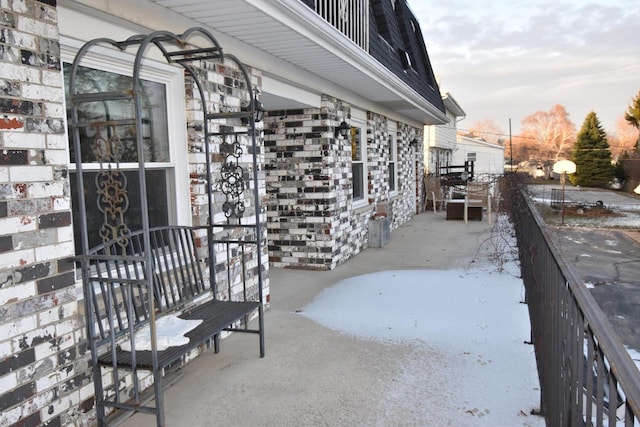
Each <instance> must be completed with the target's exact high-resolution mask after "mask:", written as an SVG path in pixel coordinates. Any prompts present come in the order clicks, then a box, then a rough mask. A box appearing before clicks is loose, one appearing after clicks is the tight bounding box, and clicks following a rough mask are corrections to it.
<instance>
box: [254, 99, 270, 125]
mask: <svg viewBox="0 0 640 427" xmlns="http://www.w3.org/2000/svg"><path fill="white" fill-rule="evenodd" d="M253 108H254V110H255V112H256V115H255V117H254V121H255V122H256V123H260V122H261V121H262V118H263V117H264V112H265V111H267V110H266V109H265V108H264V105H262V102H260V100H259V99H258V98H253Z"/></svg>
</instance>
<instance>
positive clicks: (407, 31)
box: [369, 0, 444, 112]
mask: <svg viewBox="0 0 640 427" xmlns="http://www.w3.org/2000/svg"><path fill="white" fill-rule="evenodd" d="M394 3H395V7H394V5H393V4H394ZM369 4H370V6H369V12H370V13H369V54H370V55H371V56H372V57H374V58H375V59H377V60H378V61H379V62H380V63H382V64H383V65H384V66H385V67H387V68H388V69H389V70H390V71H392V72H393V73H394V74H395V75H396V76H398V77H399V78H400V79H402V81H404V82H405V83H407V84H408V85H409V86H411V87H412V88H413V89H414V90H415V91H416V92H418V93H419V94H420V95H422V96H423V97H424V98H425V99H427V100H428V101H429V102H430V103H431V104H433V105H434V106H435V107H437V108H438V109H439V110H440V111H442V112H444V104H443V102H442V98H441V96H440V89H439V88H438V84H437V82H436V79H435V77H434V75H433V70H432V68H431V62H430V61H429V55H428V53H427V48H426V45H425V43H424V38H423V37H422V31H421V30H420V25H419V24H418V21H417V19H416V18H415V16H414V15H413V13H412V12H411V10H410V9H409V7H408V6H407V2H406V0H370V3H369Z"/></svg>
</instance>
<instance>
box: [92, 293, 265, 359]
mask: <svg viewBox="0 0 640 427" xmlns="http://www.w3.org/2000/svg"><path fill="white" fill-rule="evenodd" d="M259 306H260V303H259V302H251V301H247V302H240V301H217V300H213V301H208V302H205V303H202V304H199V305H198V306H196V307H194V308H193V309H191V310H188V311H185V312H184V313H182V314H181V315H180V316H178V317H180V318H182V319H186V320H191V319H202V320H203V322H202V323H200V325H198V326H197V327H195V328H194V329H192V330H190V331H189V332H187V333H186V334H185V336H186V337H188V338H189V343H187V344H184V345H180V346H171V347H169V348H167V349H165V350H162V351H158V365H159V366H160V367H162V368H168V367H170V366H171V365H173V364H174V363H175V362H179V361H180V360H181V359H182V357H183V356H184V355H185V354H186V353H188V352H189V351H191V350H193V349H195V348H197V347H198V346H200V345H201V344H204V343H205V342H206V341H208V340H210V339H212V338H213V337H214V336H215V335H217V334H219V333H220V332H222V331H224V330H227V329H228V328H229V327H230V326H231V325H232V324H233V323H235V322H237V321H238V320H240V319H242V318H243V317H245V316H248V315H250V314H251V313H253V312H255V311H256V310H257V309H258V307H259ZM162 315H163V314H162V313H160V314H158V315H157V316H158V317H160V316H162ZM243 331H245V330H244V329H243ZM246 331H247V332H256V333H258V331H257V330H256V331H250V330H246ZM98 364H99V365H101V366H108V367H113V366H114V365H115V366H117V367H118V368H129V369H130V368H131V367H132V365H133V361H132V353H131V352H129V351H125V350H121V349H120V348H118V349H117V351H116V358H115V364H114V358H113V354H112V353H111V352H106V353H104V354H102V355H100V357H99V358H98ZM136 367H137V368H138V369H143V370H152V369H153V359H152V353H151V351H140V350H138V351H136Z"/></svg>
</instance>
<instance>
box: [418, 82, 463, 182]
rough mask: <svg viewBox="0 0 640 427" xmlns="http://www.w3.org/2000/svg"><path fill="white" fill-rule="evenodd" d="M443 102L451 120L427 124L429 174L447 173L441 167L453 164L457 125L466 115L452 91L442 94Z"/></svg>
mask: <svg viewBox="0 0 640 427" xmlns="http://www.w3.org/2000/svg"><path fill="white" fill-rule="evenodd" d="M442 102H443V103H444V108H445V113H446V115H447V118H448V119H449V122H448V123H445V124H442V125H430V126H425V130H424V147H423V153H424V169H425V173H426V174H428V175H435V176H439V175H440V174H441V173H445V172H443V171H442V169H441V168H443V167H446V166H450V165H452V164H453V153H454V151H455V149H456V135H457V130H458V129H457V125H458V122H459V121H460V120H462V119H464V117H465V116H466V113H465V112H464V110H463V109H462V107H461V106H460V104H458V102H457V101H456V100H455V98H454V97H453V95H451V93H449V92H445V93H444V94H443V95H442Z"/></svg>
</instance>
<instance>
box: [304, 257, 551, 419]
mask: <svg viewBox="0 0 640 427" xmlns="http://www.w3.org/2000/svg"><path fill="white" fill-rule="evenodd" d="M505 266H506V268H504V267H505ZM501 267H502V268H504V270H502V272H498V271H497V270H496V268H495V267H493V266H479V267H476V268H475V269H473V270H466V271H465V270H395V271H385V272H379V273H372V274H366V275H362V276H357V277H352V278H349V279H346V280H343V281H341V282H339V283H337V284H335V285H334V286H332V287H330V288H327V289H325V290H324V291H323V292H322V293H320V295H318V296H317V297H316V299H314V300H313V301H312V302H311V303H309V304H308V305H307V306H306V307H305V308H304V310H303V311H302V314H304V315H305V316H307V317H309V318H311V319H312V320H314V321H316V322H318V323H320V324H322V325H324V326H325V327H328V328H331V329H333V330H336V331H340V332H343V333H346V334H349V335H353V336H356V337H358V338H360V339H367V340H378V341H383V342H386V343H398V344H402V345H407V344H410V345H412V347H414V348H416V349H417V350H416V352H417V353H418V354H420V353H422V354H425V355H428V354H431V355H433V354H441V355H444V356H443V357H442V359H441V360H442V363H440V364H438V365H437V369H436V370H437V372H430V371H431V370H432V369H425V368H424V366H423V364H421V363H420V362H419V360H420V357H419V356H416V357H415V358H414V359H413V360H414V364H415V366H407V367H406V369H405V370H404V374H403V376H406V378H403V379H402V380H401V381H397V382H396V386H395V388H394V389H393V390H390V391H389V393H388V396H386V398H385V400H386V401H387V402H388V404H389V405H398V404H402V405H405V406H407V407H411V408H426V411H427V412H429V411H433V407H436V406H438V405H441V399H440V400H438V397H437V396H436V395H438V394H441V393H448V396H449V397H448V399H447V405H449V406H450V407H448V408H442V407H440V408H439V409H438V411H439V412H441V413H444V414H448V415H447V418H448V423H449V424H448V425H473V426H497V425H500V426H502V425H504V426H507V425H509V426H544V419H543V418H542V417H537V416H533V415H531V413H530V412H531V410H532V409H534V408H536V407H537V405H538V404H539V400H540V391H539V384H538V378H537V369H536V364H535V357H534V349H533V346H531V345H528V344H525V342H526V341H528V340H529V339H530V324H529V315H528V310H527V305H525V304H522V295H523V293H524V292H523V284H522V281H521V280H520V279H518V278H517V276H516V275H514V274H510V273H516V272H517V273H519V269H518V268H517V265H516V264H515V263H514V262H507V263H506V264H505V265H503V266H501ZM420 349H422V350H420ZM425 357H427V356H425ZM427 366H429V365H427ZM431 366H433V364H431ZM433 375H435V377H433ZM442 376H445V377H447V378H448V380H447V383H450V384H452V386H449V385H445V384H443V383H440V382H439V380H438V378H440V377H442ZM412 384H413V385H412ZM437 384H442V385H441V387H442V389H443V390H441V389H439V388H438V385H437ZM407 387H410V388H411V392H410V393H409V392H407V390H406V388H407ZM451 387H453V389H452V388H451ZM407 399H409V401H407ZM400 401H402V402H400ZM425 416H426V415H425Z"/></svg>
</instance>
